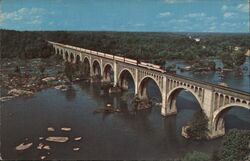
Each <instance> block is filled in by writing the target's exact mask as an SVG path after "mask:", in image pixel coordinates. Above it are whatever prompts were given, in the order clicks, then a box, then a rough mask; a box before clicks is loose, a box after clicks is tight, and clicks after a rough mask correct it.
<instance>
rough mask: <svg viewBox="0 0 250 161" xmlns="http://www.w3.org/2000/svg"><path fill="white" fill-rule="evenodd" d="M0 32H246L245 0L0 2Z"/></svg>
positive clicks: (246, 12)
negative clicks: (3, 30)
mask: <svg viewBox="0 0 250 161" xmlns="http://www.w3.org/2000/svg"><path fill="white" fill-rule="evenodd" d="M0 28H1V29H15V30H92V31H143V32H144V31H153V32H249V2H248V0H0Z"/></svg>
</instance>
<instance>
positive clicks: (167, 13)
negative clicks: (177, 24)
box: [159, 12, 171, 17]
mask: <svg viewBox="0 0 250 161" xmlns="http://www.w3.org/2000/svg"><path fill="white" fill-rule="evenodd" d="M159 15H160V16H161V17H167V16H170V15H171V13H170V12H162V13H160V14H159Z"/></svg>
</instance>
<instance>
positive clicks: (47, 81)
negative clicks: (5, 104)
mask: <svg viewBox="0 0 250 161" xmlns="http://www.w3.org/2000/svg"><path fill="white" fill-rule="evenodd" d="M0 63H1V69H0V76H1V82H0V85H1V89H2V90H1V91H2V92H1V98H0V100H1V101H7V100H9V99H12V98H14V97H18V96H31V95H33V94H34V93H35V92H37V91H41V90H43V89H46V88H52V87H55V88H57V89H63V90H65V89H66V88H67V85H69V84H70V81H69V80H68V78H67V77H66V76H65V74H64V64H63V62H62V61H58V60H57V59H56V58H51V59H40V58H38V59H28V60H21V59H2V60H1V62H0Z"/></svg>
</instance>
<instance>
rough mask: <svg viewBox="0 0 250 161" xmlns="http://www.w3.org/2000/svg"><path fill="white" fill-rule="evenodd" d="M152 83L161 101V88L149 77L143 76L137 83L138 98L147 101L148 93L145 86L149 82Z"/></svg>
mask: <svg viewBox="0 0 250 161" xmlns="http://www.w3.org/2000/svg"><path fill="white" fill-rule="evenodd" d="M150 80H151V81H153V82H154V83H155V84H156V86H157V87H158V90H159V91H160V95H161V99H162V88H161V86H160V85H159V83H158V81H157V80H156V79H155V78H154V77H153V76H150V75H147V76H144V77H143V78H141V80H140V81H139V83H138V94H139V97H140V98H141V99H142V100H144V99H148V92H147V85H148V82H149V81H150Z"/></svg>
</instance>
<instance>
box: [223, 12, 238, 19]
mask: <svg viewBox="0 0 250 161" xmlns="http://www.w3.org/2000/svg"><path fill="white" fill-rule="evenodd" d="M223 16H224V18H232V17H234V16H236V13H233V12H225V13H224V15H223Z"/></svg>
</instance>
